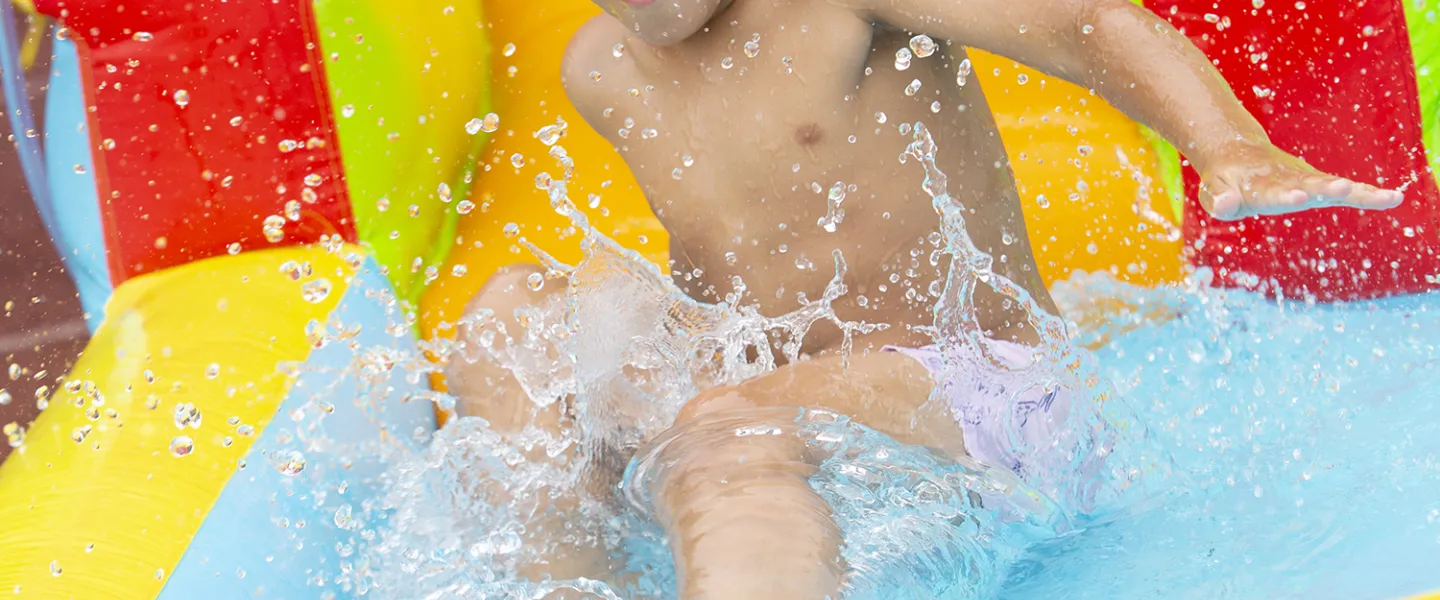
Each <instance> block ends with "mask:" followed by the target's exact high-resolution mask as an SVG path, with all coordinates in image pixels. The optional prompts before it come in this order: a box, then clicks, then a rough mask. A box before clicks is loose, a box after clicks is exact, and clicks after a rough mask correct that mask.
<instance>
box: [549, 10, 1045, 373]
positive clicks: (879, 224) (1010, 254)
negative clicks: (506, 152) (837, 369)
mask: <svg viewBox="0 0 1440 600" xmlns="http://www.w3.org/2000/svg"><path fill="white" fill-rule="evenodd" d="M770 4H771V3H770V2H739V3H736V4H734V5H733V6H731V7H730V8H728V9H726V10H725V11H724V12H723V13H722V14H720V15H717V16H716V18H715V19H713V20H712V21H711V25H710V27H709V28H708V30H706V31H702V32H700V33H697V34H696V35H695V36H693V37H692V38H690V39H687V40H686V41H685V42H684V43H682V44H678V45H674V46H666V47H661V46H655V45H652V44H648V43H645V42H643V41H641V40H637V39H635V38H634V36H632V35H630V34H629V33H628V32H627V31H626V30H625V28H624V26H623V25H621V24H620V22H619V21H617V20H615V19H613V18H610V17H608V16H602V17H598V18H596V19H595V20H593V21H591V22H590V23H589V24H587V25H586V26H585V27H584V28H583V29H582V30H581V31H580V33H579V34H578V35H577V36H576V38H575V39H574V41H573V42H572V43H571V46H570V50H569V53H568V56H567V62H566V66H565V77H566V89H567V92H568V93H569V94H570V96H571V98H572V100H573V101H574V102H575V104H576V106H577V107H579V109H580V110H581V112H582V114H583V115H584V116H585V118H586V120H587V121H589V122H590V123H591V124H592V125H594V126H595V128H596V129H597V130H599V131H600V132H601V133H602V134H603V135H605V136H606V137H607V138H608V139H609V140H610V141H611V142H613V143H614V144H615V146H616V147H617V148H619V149H620V152H621V153H622V155H623V156H624V157H625V160H626V163H627V164H629V165H632V171H633V172H634V174H635V176H636V178H637V179H638V180H639V182H640V184H641V185H642V187H643V188H644V190H645V194H646V197H647V198H649V200H650V203H651V206H652V207H653V209H654V211H655V214H656V216H657V217H659V219H660V220H661V222H662V223H663V224H664V225H665V227H666V229H667V230H668V231H670V233H671V255H672V257H673V258H674V259H675V261H676V266H675V267H674V270H675V271H676V273H677V274H679V275H680V276H679V277H677V278H676V281H677V283H679V284H680V285H681V287H682V289H685V290H686V291H687V292H688V293H690V294H691V295H692V296H694V297H696V298H697V299H701V300H705V301H711V302H714V301H716V300H718V299H719V298H720V297H722V296H723V295H724V293H726V292H728V291H729V290H730V289H731V278H732V277H734V276H739V277H741V278H742V279H743V280H744V282H745V285H746V286H747V287H748V288H749V290H750V292H751V293H752V294H753V295H752V298H753V299H754V300H755V301H757V302H758V303H759V305H760V308H761V312H763V313H766V314H780V313H784V312H787V311H790V310H793V309H795V308H796V307H797V306H798V305H799V303H798V302H797V300H796V298H797V294H805V295H807V296H808V297H811V298H814V297H817V296H819V294H820V292H821V291H822V290H824V288H825V284H826V283H827V282H828V281H829V280H830V279H831V278H832V277H833V276H834V269H833V261H832V259H831V252H832V251H833V250H837V249H838V250H840V251H841V252H842V253H843V254H844V256H845V259H846V260H847V261H848V263H849V273H848V277H847V281H846V283H847V284H848V285H849V288H850V293H849V294H847V295H846V296H845V297H842V298H841V299H840V300H839V301H837V302H836V303H835V305H834V306H835V310H836V313H837V315H839V316H840V318H842V319H846V320H855V321H866V322H870V323H885V324H888V325H889V326H890V329H889V330H888V331H884V332H880V333H876V334H871V335H869V336H865V337H864V338H862V339H860V340H857V342H858V343H860V344H862V347H863V346H866V345H870V346H877V347H878V345H883V344H895V345H906V346H922V345H925V344H929V343H932V342H931V339H930V338H929V337H927V336H926V335H924V334H922V333H918V332H915V331H912V330H911V329H910V327H911V326H914V325H929V324H930V323H931V321H932V317H931V315H930V314H929V312H928V310H927V306H928V305H929V304H930V303H931V302H933V298H931V297H930V295H929V294H930V292H931V283H932V282H935V281H937V280H939V279H940V277H941V274H942V272H943V268H944V267H945V264H944V263H940V264H938V265H937V264H932V258H931V255H932V253H933V252H935V250H936V247H935V245H933V244H932V243H931V242H930V241H927V237H928V236H931V235H933V233H934V232H935V231H936V230H937V222H936V217H935V211H934V209H933V208H932V206H931V202H930V198H929V197H928V196H926V195H925V193H924V191H923V190H922V188H921V181H922V179H923V176H924V173H923V171H921V170H920V169H917V168H915V167H914V166H913V165H911V166H906V165H903V164H901V163H900V161H899V160H897V156H898V155H899V154H900V152H901V151H902V150H903V149H904V147H905V144H906V143H907V142H908V137H907V136H903V135H901V134H900V133H899V127H900V126H901V125H902V124H913V123H914V122H916V121H924V122H926V123H927V124H931V128H932V130H933V131H935V132H936V133H935V135H936V138H937V139H936V142H937V143H938V144H939V146H940V147H941V148H942V149H944V150H943V151H942V153H941V154H940V156H939V160H940V166H941V168H942V170H944V171H945V172H946V173H948V174H950V176H951V184H950V191H951V194H952V195H954V196H956V197H957V199H959V200H960V201H961V202H963V203H964V204H965V205H966V206H967V207H971V208H973V210H974V215H973V217H972V219H973V220H972V223H975V225H974V226H972V228H971V235H972V237H973V238H974V240H975V243H976V245H977V246H978V247H979V248H980V249H981V250H984V251H985V252H987V253H990V254H991V255H993V256H995V257H996V258H997V261H996V270H997V271H999V272H1000V273H1002V274H1003V275H1005V276H1007V277H1009V278H1010V279H1011V280H1013V281H1015V282H1016V283H1018V284H1020V285H1022V286H1023V287H1025V288H1026V289H1027V290H1028V291H1029V292H1030V293H1031V294H1033V295H1035V296H1036V297H1037V298H1038V299H1041V304H1042V306H1044V307H1046V308H1047V309H1049V308H1051V304H1050V302H1049V296H1048V294H1047V293H1046V291H1045V288H1044V286H1043V284H1042V283H1041V281H1040V279H1039V276H1038V274H1037V271H1036V269H1035V265H1034V259H1033V258H1032V257H1031V255H1030V252H1029V245H1028V242H1027V240H1026V237H1025V227H1024V220H1023V217H1022V215H1021V212H1020V204H1019V198H1018V195H1017V194H1016V191H1015V185H1014V182H1013V180H1012V178H1011V176H1010V172H1009V168H1008V166H1007V162H1006V157H1005V153H1004V147H1003V146H1002V145H1001V142H1000V138H999V135H998V134H997V130H996V126H995V122H994V119H993V117H992V116H991V114H990V111H989V108H988V106H987V105H986V103H985V97H984V95H983V94H982V93H981V91H980V89H979V86H978V84H976V83H974V82H970V83H969V84H968V85H966V86H963V87H962V86H959V85H957V82H956V79H957V77H956V73H957V69H958V65H959V64H960V61H961V60H963V59H964V58H965V52H964V49H963V48H960V47H958V46H952V45H939V47H938V49H936V50H935V52H934V54H933V55H932V56H929V57H927V58H915V59H913V61H912V66H910V68H908V69H907V70H904V71H898V70H896V67H895V63H896V52H897V51H898V50H900V49H902V48H905V49H906V51H909V50H908V45H909V43H910V39H911V36H910V35H907V34H905V33H904V32H901V31H898V30H894V29H890V28H885V27H877V26H874V25H872V24H871V23H870V22H868V21H865V20H862V19H861V18H859V17H858V16H857V15H856V14H855V13H854V12H852V11H849V10H842V9H837V8H833V7H832V8H830V9H828V10H827V9H826V8H825V5H824V4H823V3H812V2H806V3H795V4H794V5H792V6H788V7H772V6H770ZM752 54H753V55H754V56H751V55H752ZM617 55H618V56H617ZM916 81H918V82H919V84H918V91H915V92H914V94H913V95H907V89H909V90H913V89H915V87H916V86H915V85H914V84H912V82H916ZM962 107H963V108H962ZM936 108H938V109H939V110H938V111H936V110H935V109H936ZM837 187H838V188H839V189H840V190H843V194H844V198H843V201H842V202H840V206H839V208H840V209H841V210H843V211H844V213H843V214H844V216H843V220H840V222H839V223H834V224H832V225H831V227H832V228H833V229H834V231H833V232H831V231H827V230H826V227H825V225H824V224H823V223H821V221H822V220H824V219H825V218H826V217H827V215H828V214H830V213H831V210H830V206H829V205H830V203H831V201H832V200H831V199H832V197H833V196H835V195H836V194H832V191H831V190H832V189H833V188H837ZM827 222H833V221H831V220H827ZM1006 240H1008V241H1010V242H1011V243H1010V244H1005V243H1004V241H1006ZM1002 257H1003V258H1002ZM697 272H698V273H699V275H698V277H697V276H695V273H697ZM686 274H689V275H691V277H688V278H687V277H684V275H686ZM935 289H938V288H935ZM987 308H989V309H990V310H987V311H984V316H985V319H984V320H983V321H982V325H983V326H985V327H986V328H987V329H988V330H990V331H991V332H992V335H993V336H994V337H997V338H1002V339H1004V338H1011V339H1013V338H1015V337H1016V336H1020V335H1023V333H1022V332H1023V327H1024V326H1023V323H1024V318H1023V316H1022V315H1019V314H1018V313H1012V314H1007V313H1006V311H1004V310H1002V309H1001V308H1000V307H999V306H998V305H997V306H990V307H987ZM839 340H840V332H839V331H836V330H833V329H817V330H816V331H814V332H813V333H812V334H811V335H810V336H808V337H807V339H806V350H807V351H808V352H815V351H817V350H820V349H822V348H829V347H832V346H835V345H837V344H838V343H839Z"/></svg>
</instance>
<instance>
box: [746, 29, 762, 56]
mask: <svg viewBox="0 0 1440 600" xmlns="http://www.w3.org/2000/svg"><path fill="white" fill-rule="evenodd" d="M745 56H748V57H750V58H755V57H756V56H760V34H758V33H757V34H755V37H754V38H752V39H751V40H750V41H748V42H745Z"/></svg>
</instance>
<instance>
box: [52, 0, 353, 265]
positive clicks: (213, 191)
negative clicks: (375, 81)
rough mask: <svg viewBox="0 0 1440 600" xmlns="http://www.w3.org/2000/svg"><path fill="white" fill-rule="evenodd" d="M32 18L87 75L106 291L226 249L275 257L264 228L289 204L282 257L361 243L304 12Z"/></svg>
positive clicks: (85, 10) (156, 4) (260, 6)
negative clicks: (108, 278)
mask: <svg viewBox="0 0 1440 600" xmlns="http://www.w3.org/2000/svg"><path fill="white" fill-rule="evenodd" d="M36 5H37V8H38V9H39V10H40V11H41V12H42V13H44V14H47V15H50V16H53V17H56V18H58V19H60V20H61V22H62V23H63V24H64V25H65V26H66V27H67V28H68V30H69V35H70V36H71V37H72V38H73V39H74V40H75V41H76V43H77V45H78V46H80V48H81V62H82V65H88V67H89V70H88V72H85V71H86V69H85V68H84V67H83V66H82V69H81V70H82V77H83V78H84V79H85V83H86V88H87V89H88V90H89V92H88V93H89V94H90V96H89V97H87V98H86V101H87V104H88V105H89V109H90V123H89V128H90V136H91V139H92V141H93V143H94V146H93V147H92V148H93V149H92V151H93V152H94V156H95V168H96V171H97V172H96V179H97V182H98V187H99V198H100V202H101V203H102V206H101V211H100V212H101V214H102V215H103V219H104V229H105V241H106V246H107V248H106V250H107V251H108V253H109V260H110V272H111V274H112V278H113V279H114V280H115V281H114V283H116V284H117V285H118V284H119V283H121V282H123V281H124V280H126V279H128V278H131V277H134V276H137V275H140V274H143V273H147V272H150V271H155V270H157V269H163V268H165V267H169V266H174V265H178V264H182V263H186V262H190V261H193V260H196V259H200V258H205V257H208V256H214V255H218V254H222V253H225V252H226V251H227V247H228V246H229V245H230V244H232V243H239V244H240V245H241V248H242V249H255V248H263V247H267V246H270V245H272V243H271V242H269V241H267V240H266V239H265V235H264V233H263V226H262V223H263V222H264V220H265V218H266V217H268V216H272V215H275V216H281V217H283V216H285V203H286V202H287V201H289V200H297V201H301V207H302V210H301V211H300V213H301V214H300V219H299V220H298V221H293V222H292V221H289V220H287V221H286V222H285V226H284V228H283V231H284V234H285V237H284V240H283V241H282V242H280V243H282V244H295V243H303V242H312V241H315V240H317V239H318V238H319V237H320V235H321V234H323V233H339V234H342V235H343V236H344V239H346V240H348V241H351V242H353V241H355V239H356V237H355V228H354V223H353V218H352V216H351V211H350V202H349V199H348V197H347V194H346V189H345V183H344V172H343V171H342V169H341V165H340V148H339V145H338V142H337V141H336V139H335V135H334V127H333V122H332V121H331V119H332V116H331V115H332V113H331V110H330V106H329V100H328V98H329V96H328V94H327V93H326V91H325V74H324V68H323V66H324V65H323V63H322V61H321V57H320V55H319V52H320V51H319V44H318V43H317V42H316V39H315V34H314V18H313V15H312V9H311V3H310V0H280V1H276V2H271V1H264V2H254V1H248V0H240V1H236V0H230V1H228V2H227V1H225V0H37V1H36ZM292 143H293V144H297V145H298V148H296V149H290V148H289V146H290V145H291V144H292ZM282 146H284V147H282ZM306 189H309V190H310V191H311V192H313V195H312V194H311V193H309V192H305V191H304V190H306Z"/></svg>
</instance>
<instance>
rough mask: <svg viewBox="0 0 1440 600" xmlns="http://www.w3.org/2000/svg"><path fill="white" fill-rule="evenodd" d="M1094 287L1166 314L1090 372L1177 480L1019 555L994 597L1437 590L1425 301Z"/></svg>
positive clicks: (1107, 350)
mask: <svg viewBox="0 0 1440 600" xmlns="http://www.w3.org/2000/svg"><path fill="white" fill-rule="evenodd" d="M1091 283H1092V284H1091V287H1092V288H1094V287H1101V288H1106V287H1108V288H1109V290H1110V291H1112V292H1120V293H1121V294H1122V295H1124V294H1128V295H1129V296H1130V297H1131V298H1132V299H1139V298H1144V299H1145V300H1147V301H1148V302H1150V303H1158V304H1169V305H1171V306H1175V307H1178V308H1179V310H1180V312H1181V316H1180V318H1178V319H1175V320H1173V321H1170V322H1168V323H1165V324H1162V325H1156V326H1150V327H1145V328H1142V329H1139V330H1136V331H1133V332H1131V333H1129V334H1126V335H1123V336H1120V337H1119V338H1118V339H1116V340H1114V342H1113V343H1111V344H1110V345H1108V346H1106V347H1104V348H1103V349H1101V350H1100V351H1099V353H1098V354H1099V356H1098V360H1097V362H1098V364H1100V365H1103V367H1102V370H1103V372H1104V373H1105V375H1106V376H1107V377H1108V378H1109V380H1110V381H1112V382H1113V383H1114V385H1115V386H1116V388H1117V391H1118V392H1119V393H1120V394H1121V395H1122V396H1123V397H1125V398H1127V399H1128V400H1129V401H1130V403H1131V405H1132V406H1133V407H1135V409H1136V410H1137V412H1138V414H1139V415H1140V416H1141V419H1142V420H1143V421H1145V422H1146V423H1148V424H1149V425H1150V432H1151V434H1152V435H1153V436H1154V441H1155V443H1158V444H1161V445H1162V446H1163V447H1165V448H1166V449H1167V450H1168V451H1169V452H1170V454H1171V456H1172V457H1173V461H1174V463H1173V464H1174V466H1175V469H1174V472H1173V473H1172V474H1171V475H1170V477H1169V481H1168V482H1167V483H1166V485H1165V488H1166V490H1165V491H1164V493H1163V495H1162V496H1161V499H1162V500H1163V501H1159V502H1157V501H1155V500H1154V499H1151V500H1149V501H1147V502H1146V503H1142V504H1141V505H1139V506H1134V507H1120V509H1121V510H1120V512H1119V513H1117V514H1114V515H1110V517H1109V519H1108V520H1107V521H1106V522H1103V523H1096V524H1093V525H1091V526H1090V527H1086V528H1083V529H1082V530H1080V531H1078V532H1077V533H1076V534H1075V535H1072V536H1069V537H1065V538H1063V539H1055V540H1051V541H1048V542H1045V543H1041V544H1038V545H1036V546H1035V547H1032V548H1030V549H1029V550H1028V551H1027V555H1026V557H1025V558H1024V559H1022V561H1020V563H1018V564H1017V566H1016V569H1015V571H1014V572H1012V574H1011V575H1010V578H1009V581H1007V583H1006V585H1005V586H1004V590H1003V591H1002V593H1001V594H999V597H1001V598H1007V599H1021V598H1051V597H1065V598H1156V597H1168V598H1337V599H1338V598H1397V597H1400V596H1403V595H1408V594H1414V593H1417V592H1422V591H1426V590H1430V589H1436V588H1440V573H1437V572H1436V571H1435V570H1434V566H1435V565H1440V348H1437V346H1440V294H1429V295H1423V296H1416V297H1409V298H1395V299H1388V300H1381V301H1375V302H1359V303H1354V304H1350V305H1337V306H1306V305H1305V304H1304V303H1300V302H1288V303H1278V302H1275V301H1267V300H1265V299H1263V298H1260V297H1257V296H1254V295H1252V294H1248V293H1241V292H1220V291H1214V290H1206V291H1204V292H1200V293H1195V292H1191V293H1189V294H1186V293H1183V292H1178V291H1171V292H1151V291H1142V290H1123V289H1121V286H1114V285H1113V284H1108V285H1105V284H1102V285H1094V282H1091ZM1062 297H1063V294H1062Z"/></svg>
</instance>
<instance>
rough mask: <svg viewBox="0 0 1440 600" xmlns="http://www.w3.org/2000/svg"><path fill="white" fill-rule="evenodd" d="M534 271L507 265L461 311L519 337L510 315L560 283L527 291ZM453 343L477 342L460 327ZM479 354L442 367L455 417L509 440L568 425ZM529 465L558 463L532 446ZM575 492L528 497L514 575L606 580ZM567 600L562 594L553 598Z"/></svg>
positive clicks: (492, 492) (499, 494) (494, 487)
mask: <svg viewBox="0 0 1440 600" xmlns="http://www.w3.org/2000/svg"><path fill="white" fill-rule="evenodd" d="M539 272H541V268H540V267H538V266H533V265H516V266H513V267H509V268H506V269H504V270H502V271H500V272H498V273H496V274H495V275H494V276H493V277H491V278H490V280H489V281H487V282H486V283H485V287H484V288H482V289H481V291H480V293H478V294H476V296H475V298H474V299H473V300H471V301H470V304H469V305H468V306H467V307H466V313H467V314H472V313H475V312H476V311H479V310H482V309H488V310H492V311H494V312H495V318H496V320H498V321H499V322H500V323H502V324H504V326H505V329H506V331H507V332H508V333H509V334H510V335H511V336H512V337H514V336H518V335H521V334H522V332H523V329H522V328H521V325H520V324H519V323H518V322H517V321H516V318H515V310H516V309H518V308H522V307H526V306H532V305H536V304H539V303H541V302H543V301H544V300H545V299H546V297H547V296H549V295H550V294H554V293H558V292H559V291H561V290H563V289H564V288H563V286H553V285H552V286H547V287H548V289H547V291H545V292H535V291H531V290H530V288H529V287H528V286H527V285H526V283H525V280H526V278H527V277H528V276H529V275H530V274H531V273H539ZM458 333H459V335H458V336H457V337H458V339H459V340H460V341H462V342H464V343H467V344H474V343H476V340H475V338H476V334H477V332H474V331H470V330H469V329H468V328H466V327H462V328H461V330H460V331H459V332H458ZM494 344H495V346H496V347H497V348H503V347H504V341H503V337H502V336H496V340H495V342H494ZM483 353H484V351H483V350H480V349H478V348H467V349H462V351H461V352H460V355H469V356H470V357H471V358H472V359H473V358H475V357H480V359H479V360H475V361H474V362H471V360H467V359H466V358H464V357H463V356H460V355H457V356H452V357H451V359H450V364H449V365H448V367H447V368H446V370H445V378H446V383H447V385H448V387H449V389H450V393H451V394H452V395H454V396H455V397H456V398H457V399H458V403H457V408H458V409H459V412H460V414H461V415H462V416H465V417H480V418H483V419H485V420H486V421H488V422H489V423H490V428H491V429H492V430H493V431H495V432H497V433H500V434H501V435H507V436H509V435H516V434H520V433H521V432H523V431H525V430H526V429H528V428H532V427H534V428H538V429H540V430H542V431H544V432H546V433H547V434H549V435H552V436H561V435H563V434H564V431H565V429H567V428H568V426H569V419H568V417H567V416H566V415H565V414H564V411H563V407H562V406H561V403H559V402H556V403H553V404H551V405H550V406H548V407H545V408H540V407H538V406H536V404H535V403H534V402H532V401H531V400H530V398H529V396H528V395H527V394H526V393H525V390H524V389H523V388H521V386H520V382H519V381H517V380H516V379H515V377H514V376H513V375H512V374H511V373H510V371H508V370H506V369H505V368H503V367H501V366H500V365H497V364H495V363H494V362H492V361H490V360H486V359H485V358H483V356H482V355H483ZM527 460H528V461H531V462H532V463H547V462H548V463H552V464H556V465H557V467H559V466H560V465H559V463H558V462H556V461H557V460H559V459H556V458H554V457H551V456H548V455H547V454H546V453H545V452H544V450H543V449H539V448H537V449H536V450H535V451H532V452H530V453H528V454H527ZM477 483H478V485H484V486H487V495H488V496H490V497H492V498H496V499H499V501H501V502H510V501H511V500H510V498H509V494H508V493H507V490H503V489H499V488H498V485H499V483H498V481H496V480H495V479H494V478H490V477H486V479H485V481H482V482H477ZM578 494H579V490H563V491H560V492H559V493H556V494H548V493H547V491H546V490H539V491H536V492H534V495H535V496H537V500H536V507H535V508H536V511H535V514H534V516H533V517H532V518H531V520H530V521H529V522H527V523H526V540H525V541H526V547H527V551H528V553H529V554H530V556H529V557H528V558H529V560H525V561H522V563H521V564H520V565H519V566H518V570H519V572H520V574H521V575H522V576H524V577H525V578H527V579H530V580H532V581H543V580H546V579H555V580H563V579H574V578H578V577H587V578H591V579H605V578H606V576H607V575H608V574H609V572H610V569H609V565H608V555H607V554H606V552H605V550H604V548H602V547H600V546H599V545H598V544H597V543H595V538H594V536H593V535H592V533H593V532H587V531H580V530H577V529H576V527H577V524H578V522H579V519H577V518H575V517H576V513H577V512H578V507H579V504H578V502H577V496H578ZM554 597H566V596H563V595H561V596H554Z"/></svg>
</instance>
